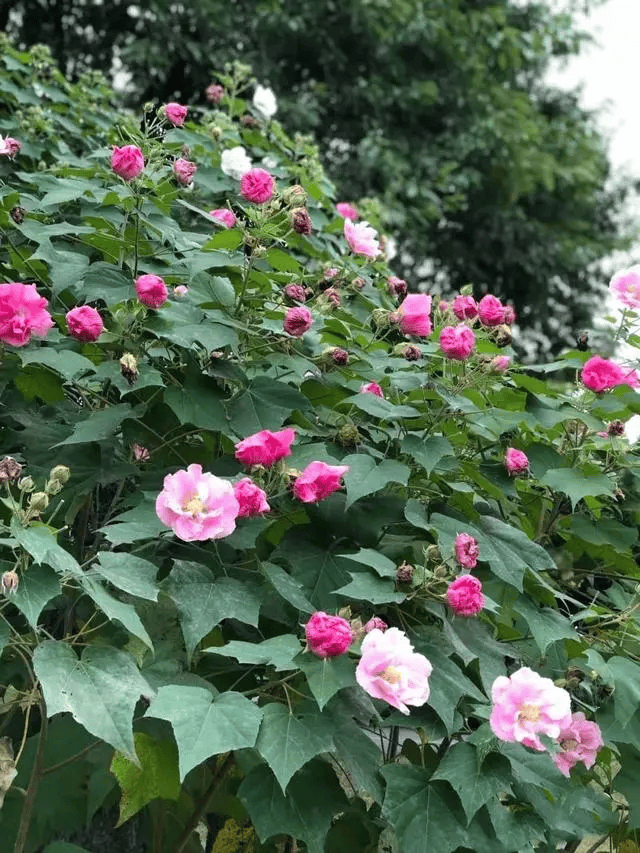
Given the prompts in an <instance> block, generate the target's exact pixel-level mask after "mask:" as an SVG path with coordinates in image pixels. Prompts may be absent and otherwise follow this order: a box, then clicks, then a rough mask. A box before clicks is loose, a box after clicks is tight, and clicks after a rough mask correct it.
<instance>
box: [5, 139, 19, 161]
mask: <svg viewBox="0 0 640 853" xmlns="http://www.w3.org/2000/svg"><path fill="white" fill-rule="evenodd" d="M21 148H22V142H20V140H19V139H14V138H13V136H5V138H4V139H3V138H2V137H1V136H0V155H4V156H5V157H12V158H13V157H15V156H16V154H19V153H20V149H21Z"/></svg>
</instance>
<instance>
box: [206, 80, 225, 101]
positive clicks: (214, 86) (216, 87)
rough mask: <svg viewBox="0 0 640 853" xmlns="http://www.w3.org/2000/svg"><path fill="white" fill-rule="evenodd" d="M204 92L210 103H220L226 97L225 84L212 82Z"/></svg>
mask: <svg viewBox="0 0 640 853" xmlns="http://www.w3.org/2000/svg"><path fill="white" fill-rule="evenodd" d="M204 93H205V95H206V96H207V100H208V101H209V103H210V104H219V103H220V101H221V100H222V99H223V97H224V86H221V85H220V84H219V83H211V84H210V85H209V86H207V88H206V89H205V90H204Z"/></svg>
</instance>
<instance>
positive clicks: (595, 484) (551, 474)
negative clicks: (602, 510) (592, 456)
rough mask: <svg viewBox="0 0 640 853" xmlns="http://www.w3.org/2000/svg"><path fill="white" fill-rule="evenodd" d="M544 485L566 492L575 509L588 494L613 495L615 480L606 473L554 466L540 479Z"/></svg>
mask: <svg viewBox="0 0 640 853" xmlns="http://www.w3.org/2000/svg"><path fill="white" fill-rule="evenodd" d="M540 484H541V485H542V486H549V488H550V489H553V490H554V491H556V492H564V494H565V495H567V497H568V498H569V500H570V501H571V506H572V508H574V509H575V506H576V504H577V503H578V501H580V500H582V499H583V498H586V497H588V496H593V497H595V496H596V495H612V494H613V493H614V491H615V487H616V485H615V482H614V481H613V480H612V479H610V478H609V477H607V476H606V474H600V473H593V474H587V473H586V472H585V471H581V470H578V469H576V468H552V469H550V470H549V471H547V473H546V474H545V475H544V477H543V478H542V479H541V480H540Z"/></svg>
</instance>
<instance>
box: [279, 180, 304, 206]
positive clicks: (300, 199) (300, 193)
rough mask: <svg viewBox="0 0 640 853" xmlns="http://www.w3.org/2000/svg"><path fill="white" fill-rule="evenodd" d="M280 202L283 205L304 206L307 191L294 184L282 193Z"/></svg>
mask: <svg viewBox="0 0 640 853" xmlns="http://www.w3.org/2000/svg"><path fill="white" fill-rule="evenodd" d="M282 200H283V201H284V203H285V204H296V205H298V204H304V203H305V201H306V200H307V191H306V190H305V188H304V187H301V186H300V184H294V185H293V186H292V187H287V188H286V189H284V190H283V191H282Z"/></svg>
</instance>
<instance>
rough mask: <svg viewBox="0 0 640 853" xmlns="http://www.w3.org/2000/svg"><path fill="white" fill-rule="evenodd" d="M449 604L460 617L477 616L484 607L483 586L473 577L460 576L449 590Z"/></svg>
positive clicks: (450, 585)
mask: <svg viewBox="0 0 640 853" xmlns="http://www.w3.org/2000/svg"><path fill="white" fill-rule="evenodd" d="M447 604H448V605H449V607H450V608H451V609H452V610H453V611H454V613H457V614H458V616H475V615H476V613H480V611H481V610H482V608H483V607H484V595H483V594H482V584H481V583H480V581H479V580H478V578H474V577H473V575H460V577H459V578H456V579H455V580H454V581H453V583H450V584H449V587H448V588H447Z"/></svg>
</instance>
